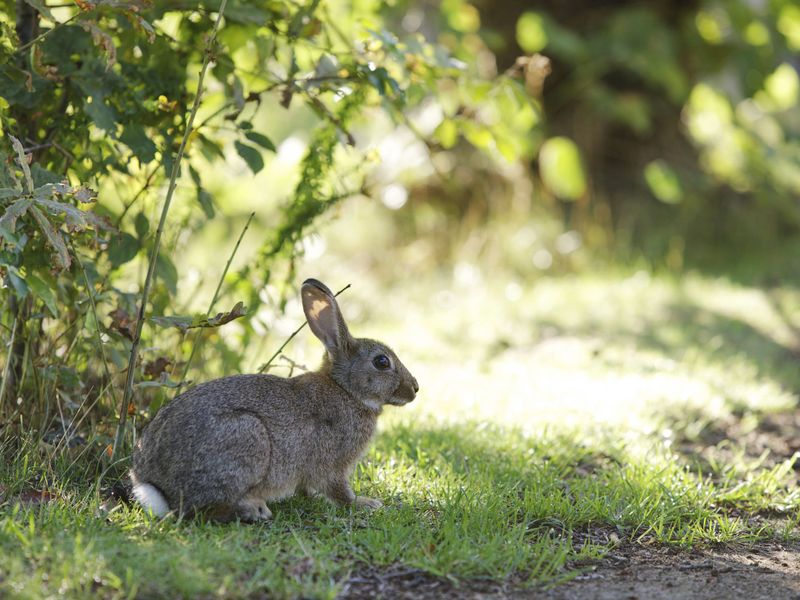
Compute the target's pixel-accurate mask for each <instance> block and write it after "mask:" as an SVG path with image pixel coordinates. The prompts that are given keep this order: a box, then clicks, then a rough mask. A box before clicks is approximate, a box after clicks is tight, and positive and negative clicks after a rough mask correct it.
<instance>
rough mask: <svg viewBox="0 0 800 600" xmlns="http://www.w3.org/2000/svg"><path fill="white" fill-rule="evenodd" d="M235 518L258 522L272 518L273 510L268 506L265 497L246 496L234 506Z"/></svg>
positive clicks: (247, 521)
mask: <svg viewBox="0 0 800 600" xmlns="http://www.w3.org/2000/svg"><path fill="white" fill-rule="evenodd" d="M233 514H234V518H238V519H239V520H240V521H245V522H246V523H258V522H261V521H269V520H270V519H271V518H272V511H270V509H269V508H267V503H266V502H264V499H263V498H259V497H256V496H252V495H249V496H245V497H243V498H242V499H241V500H239V502H237V503H236V504H235V505H234V506H233Z"/></svg>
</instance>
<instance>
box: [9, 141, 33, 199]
mask: <svg viewBox="0 0 800 600" xmlns="http://www.w3.org/2000/svg"><path fill="white" fill-rule="evenodd" d="M8 137H9V139H10V140H11V145H12V146H14V150H16V151H17V164H18V165H19V167H20V169H22V172H23V173H24V175H25V183H26V184H27V186H28V193H29V194H32V193H33V177H31V169H30V167H29V166H28V157H27V156H26V155H25V148H23V147H22V143H20V141H19V140H18V139H17V138H15V137H14V136H13V135H11V134H9V135H8Z"/></svg>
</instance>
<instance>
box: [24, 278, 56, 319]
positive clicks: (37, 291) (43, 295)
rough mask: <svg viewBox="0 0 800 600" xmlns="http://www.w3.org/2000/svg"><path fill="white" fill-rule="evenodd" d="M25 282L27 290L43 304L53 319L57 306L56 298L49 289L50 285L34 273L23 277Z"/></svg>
mask: <svg viewBox="0 0 800 600" xmlns="http://www.w3.org/2000/svg"><path fill="white" fill-rule="evenodd" d="M25 282H26V283H27V284H28V288H29V289H30V290H31V292H33V295H34V296H36V297H37V298H39V299H40V300H41V301H42V302H44V304H45V306H46V307H47V309H48V310H49V311H50V314H51V315H52V316H54V317H57V316H58V304H57V302H56V296H55V294H54V293H53V290H52V288H51V287H50V283H47V282H46V281H45V280H44V279H42V278H40V277H39V276H38V275H36V274H35V273H28V275H27V276H26V277H25Z"/></svg>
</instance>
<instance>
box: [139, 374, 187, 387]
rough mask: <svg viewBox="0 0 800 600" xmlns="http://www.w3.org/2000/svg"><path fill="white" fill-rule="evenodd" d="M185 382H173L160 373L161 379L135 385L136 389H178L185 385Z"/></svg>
mask: <svg viewBox="0 0 800 600" xmlns="http://www.w3.org/2000/svg"><path fill="white" fill-rule="evenodd" d="M185 383H186V382H185V381H173V380H172V379H170V378H169V377H168V376H167V374H166V373H161V377H159V378H158V379H156V380H154V381H139V382H138V383H136V387H138V388H151V387H165V388H172V389H174V388H178V387H181V386H182V385H185Z"/></svg>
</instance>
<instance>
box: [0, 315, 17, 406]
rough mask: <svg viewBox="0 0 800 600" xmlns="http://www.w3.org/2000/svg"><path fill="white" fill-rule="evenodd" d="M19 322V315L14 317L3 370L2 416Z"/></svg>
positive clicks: (0, 402) (1, 387)
mask: <svg viewBox="0 0 800 600" xmlns="http://www.w3.org/2000/svg"><path fill="white" fill-rule="evenodd" d="M18 322H19V317H18V315H16V314H15V315H14V325H13V326H12V328H11V341H10V342H9V344H8V354H7V355H6V365H5V367H4V368H3V383H2V384H0V415H2V414H3V405H4V404H5V402H6V387H7V383H8V378H9V377H10V376H11V361H12V357H13V355H14V351H13V348H14V342H15V341H16V337H17V323H18Z"/></svg>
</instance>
